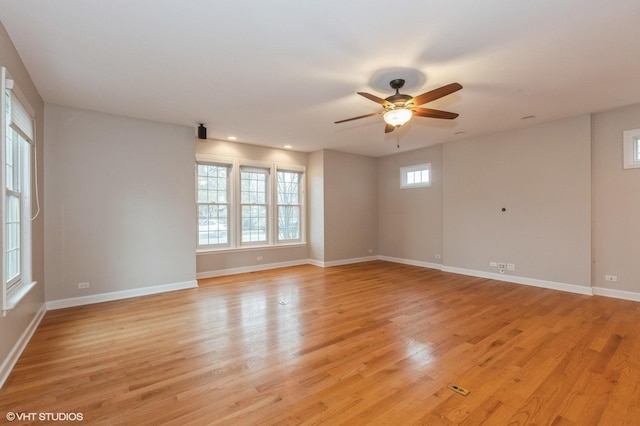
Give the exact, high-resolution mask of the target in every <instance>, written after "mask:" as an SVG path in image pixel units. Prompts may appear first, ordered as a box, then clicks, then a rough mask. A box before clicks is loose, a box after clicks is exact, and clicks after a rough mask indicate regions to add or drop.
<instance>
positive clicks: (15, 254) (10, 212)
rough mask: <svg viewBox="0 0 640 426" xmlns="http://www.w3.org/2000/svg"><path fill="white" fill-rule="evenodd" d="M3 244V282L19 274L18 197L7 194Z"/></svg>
mask: <svg viewBox="0 0 640 426" xmlns="http://www.w3.org/2000/svg"><path fill="white" fill-rule="evenodd" d="M6 209H7V211H6V222H5V244H6V253H5V256H6V264H7V269H6V271H5V282H8V281H10V280H12V279H14V278H16V277H17V276H18V275H20V197H19V196H16V195H11V194H7V197H6Z"/></svg>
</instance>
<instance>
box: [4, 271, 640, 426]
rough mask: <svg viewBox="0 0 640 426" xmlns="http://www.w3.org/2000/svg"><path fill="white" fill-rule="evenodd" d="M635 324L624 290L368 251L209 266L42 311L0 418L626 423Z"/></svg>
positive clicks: (633, 388) (635, 388) (635, 395)
mask: <svg viewBox="0 0 640 426" xmlns="http://www.w3.org/2000/svg"><path fill="white" fill-rule="evenodd" d="M638 324H640V303H636V302H630V301H623V300H615V299H606V298H601V297H587V296H582V295H575V294H568V293H562V292H558V291H553V290H546V289H540V288H532V287H527V286H522V285H516V284H510V283H506V282H497V281H492V280H489V279H484V278H475V277H466V276H461V275H456V274H449V273H444V272H441V271H437V270H431V269H425V268H419V267H414V266H407V265H400V264H394V263H389V262H382V261H374V262H366V263H361V264H354V265H345V266H338V267H332V268H318V267H315V266H311V265H302V266H295V267H290V268H282V269H278V270H271V271H261V272H253V273H247V274H240V275H234V276H227V277H218V278H213V279H207V280H202V281H201V282H200V286H199V288H197V289H190V290H182V291H178V292H173V293H165V294H158V295H151V296H145V297H139V298H133V299H127V300H121V301H115V302H108V303H102V304H95V305H88V306H81V307H75V308H68V309H62V310H57V311H51V312H47V314H46V315H45V317H44V319H43V320H42V322H41V324H40V327H39V328H38V330H37V331H36V332H35V334H34V335H33V338H32V339H31V341H30V342H29V344H28V345H27V348H26V349H25V351H24V353H23V354H22V356H21V358H20V360H19V361H18V363H17V364H16V366H15V368H14V371H13V372H12V374H11V375H10V377H9V378H8V380H7V382H6V384H5V386H4V388H3V389H1V390H0V418H3V416H4V414H6V413H7V412H8V411H13V412H18V413H32V412H36V413H38V412H79V413H82V414H83V416H84V418H85V423H91V424H98V425H101V424H104V425H113V424H135V425H146V424H148V425H157V424H167V425H205V424H206V425H216V424H219V425H229V424H234V425H235V424H239V425H273V424H283V425H289V424H291V425H297V424H306V425H315V424H332V425H333V424H336V425H339V424H345V425H357V424H363V425H364V424H366V425H390V424H392V425H395V424H407V425H411V424H437V425H447V424H450V425H453V424H465V425H480V424H486V425H502V424H515V425H526V424H558V425H566V424H575V425H597V424H601V425H606V426H609V425H618V424H629V425H632V424H633V425H635V424H637V420H638V419H639V418H640V403H639V401H640V385H639V382H640V358H639V357H637V356H636V355H637V354H638V353H640V327H638ZM451 383H455V384H458V385H460V386H463V387H465V388H467V389H469V390H471V393H470V394H469V395H467V396H461V395H458V394H457V393H454V392H452V391H451V390H449V389H447V385H448V384H451ZM12 424H20V422H15V423H12Z"/></svg>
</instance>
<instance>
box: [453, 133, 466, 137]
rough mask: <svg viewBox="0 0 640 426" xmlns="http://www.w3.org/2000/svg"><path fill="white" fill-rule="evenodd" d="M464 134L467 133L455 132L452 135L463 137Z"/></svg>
mask: <svg viewBox="0 0 640 426" xmlns="http://www.w3.org/2000/svg"><path fill="white" fill-rule="evenodd" d="M465 133H467V132H455V133H454V135H456V136H460V135H464V134H465Z"/></svg>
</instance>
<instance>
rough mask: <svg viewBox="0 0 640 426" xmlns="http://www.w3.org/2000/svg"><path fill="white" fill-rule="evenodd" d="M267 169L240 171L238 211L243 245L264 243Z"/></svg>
mask: <svg viewBox="0 0 640 426" xmlns="http://www.w3.org/2000/svg"><path fill="white" fill-rule="evenodd" d="M268 183H269V169H262V168H256V167H242V168H241V169H240V206H241V207H240V210H241V218H240V221H241V229H242V239H241V241H242V242H243V243H266V242H267V223H268V214H267V212H268V209H269V204H268V200H269V197H268V190H267V187H268Z"/></svg>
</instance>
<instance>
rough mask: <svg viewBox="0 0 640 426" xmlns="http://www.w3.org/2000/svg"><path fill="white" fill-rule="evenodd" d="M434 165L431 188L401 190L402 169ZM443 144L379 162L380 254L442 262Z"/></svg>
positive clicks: (420, 260) (421, 260) (428, 261)
mask: <svg viewBox="0 0 640 426" xmlns="http://www.w3.org/2000/svg"><path fill="white" fill-rule="evenodd" d="M425 163H430V164H431V186H429V187H418V188H406V189H401V188H400V168H401V167H406V166H415V165H418V164H425ZM442 172H443V170H442V145H435V146H432V147H428V148H423V149H419V150H415V151H410V152H405V153H401V154H397V155H391V156H388V157H384V158H381V159H380V160H379V161H378V188H379V202H378V215H379V219H378V221H379V223H378V228H379V232H380V254H381V255H382V256H388V257H392V258H398V259H404V260H412V261H417V262H422V263H424V262H426V263H441V258H436V255H440V256H442Z"/></svg>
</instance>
